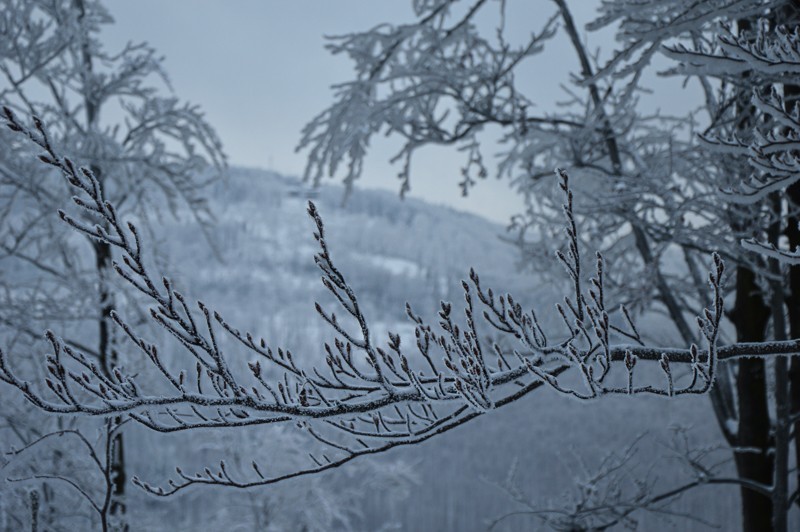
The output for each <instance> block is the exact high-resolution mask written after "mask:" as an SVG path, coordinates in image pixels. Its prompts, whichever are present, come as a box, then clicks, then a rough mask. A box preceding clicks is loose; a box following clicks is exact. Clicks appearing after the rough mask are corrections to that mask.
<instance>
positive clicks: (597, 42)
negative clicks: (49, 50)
mask: <svg viewBox="0 0 800 532" xmlns="http://www.w3.org/2000/svg"><path fill="white" fill-rule="evenodd" d="M571 3H572V4H573V6H574V7H573V9H574V16H575V18H576V21H577V22H578V23H579V25H580V27H582V26H583V24H584V23H585V22H587V21H588V20H590V19H591V17H592V14H593V13H594V9H595V7H596V5H597V3H598V2H597V0H575V1H573V2H571ZM508 4H509V8H508V9H509V13H508V15H509V16H508V18H507V29H508V31H509V32H510V34H511V35H512V36H513V35H517V36H526V35H528V34H530V32H531V31H539V30H540V28H541V26H542V25H543V23H544V22H545V20H546V19H547V18H548V17H550V16H551V15H552V14H553V13H554V12H555V8H554V3H553V2H552V1H550V0H510V1H509V2H508ZM106 5H107V6H108V7H109V9H110V10H111V13H112V15H113V16H114V18H115V19H116V24H115V25H113V26H110V27H108V29H106V30H105V34H104V35H105V39H106V42H107V45H108V46H109V51H111V50H115V49H118V48H119V47H121V46H122V45H123V44H124V43H125V42H127V41H134V42H138V41H148V42H149V43H150V44H151V45H152V46H154V47H155V48H156V49H157V50H158V51H159V52H160V53H161V54H163V55H164V57H165V66H166V70H167V72H168V73H169V75H170V77H171V81H172V85H173V87H174V89H175V93H176V95H177V96H179V97H180V98H182V99H184V100H188V101H191V102H193V103H198V104H200V105H201V106H202V107H203V109H204V110H205V111H206V113H207V117H208V119H209V121H210V122H211V123H212V124H213V125H214V126H215V127H216V128H217V131H218V133H219V135H220V137H221V139H222V141H223V143H224V145H225V149H226V151H227V153H228V154H229V156H230V161H231V163H232V164H235V165H245V166H255V167H261V168H267V169H272V170H275V171H278V172H280V173H282V174H285V175H301V174H302V172H303V168H304V165H305V154H304V153H295V151H294V148H295V146H296V145H297V142H298V140H299V139H300V130H301V128H302V127H303V125H305V124H306V123H307V122H308V120H309V119H311V118H312V117H313V116H314V115H315V114H317V113H319V112H320V111H321V110H323V109H324V108H325V107H326V106H327V105H329V104H330V102H332V92H331V90H330V86H331V84H333V83H337V82H342V81H347V80H349V79H351V78H352V64H351V63H350V62H349V61H348V60H347V58H345V57H339V56H332V55H331V54H330V53H329V52H328V51H327V50H325V49H324V44H325V38H324V36H325V35H339V34H343V33H347V32H351V31H357V30H363V29H367V28H370V27H373V26H375V25H377V24H380V23H384V22H391V23H403V22H408V21H411V20H413V12H412V10H411V2H410V0H335V1H333V0H292V1H289V0H283V1H279V0H270V1H267V0H236V1H235V2H233V1H222V0H218V1H211V0H169V1H165V0H136V1H123V0H109V1H108V2H106ZM491 9H492V10H495V11H496V8H494V7H492V8H491ZM487 30H488V31H492V28H491V26H489V27H487ZM589 42H590V43H591V46H592V48H595V47H598V46H599V47H601V48H602V49H604V50H606V51H610V49H611V47H612V46H613V44H614V43H613V41H612V40H611V39H610V38H608V35H605V36H603V35H594V34H592V35H589ZM576 71H578V64H577V61H576V59H575V57H574V51H573V50H572V49H571V48H570V47H569V45H568V43H567V41H566V39H565V38H564V37H560V38H558V39H556V40H553V41H551V42H549V43H548V46H547V48H546V50H545V52H544V53H543V54H542V55H541V56H540V57H538V58H536V59H535V60H534V61H532V62H531V64H530V65H529V66H528V67H527V69H526V70H525V71H524V72H523V73H522V76H521V77H518V81H519V82H520V83H522V84H523V85H522V86H525V87H526V88H528V87H529V88H530V91H529V92H528V93H527V94H529V95H531V96H532V97H533V98H534V101H536V102H537V104H538V107H539V112H546V111H548V110H550V109H552V106H553V105H554V103H555V101H557V100H558V99H559V98H560V96H561V95H562V94H563V93H562V92H561V89H560V88H559V84H560V83H562V82H565V81H567V80H568V79H569V74H570V73H571V72H576ZM376 140H377V142H375V143H374V144H373V149H372V151H371V152H370V154H369V156H368V158H367V161H366V163H365V172H364V176H363V178H362V179H361V180H360V181H359V182H358V186H362V187H380V188H387V189H391V190H394V191H397V190H399V182H398V181H397V179H396V175H397V172H398V170H399V168H396V167H393V166H391V165H389V163H388V160H389V158H390V157H391V156H392V155H393V154H394V153H395V152H396V151H397V150H398V149H399V147H400V143H399V139H389V140H383V138H382V137H381V138H379V139H376ZM486 155H491V153H489V154H486ZM463 164H464V160H463V154H461V153H459V152H457V151H456V150H455V149H454V148H452V147H451V148H430V149H425V150H423V151H421V152H419V154H418V155H417V156H416V157H415V159H414V162H413V167H412V191H411V194H410V195H411V196H412V197H420V198H424V199H426V200H428V201H432V202H435V203H445V204H447V205H450V206H453V207H455V208H457V209H460V210H466V211H470V212H475V213H478V214H481V215H484V216H486V217H489V218H491V219H493V220H495V221H499V222H501V223H505V222H507V221H508V218H509V216H510V215H512V214H514V213H515V212H518V211H519V209H520V208H521V200H520V199H519V198H518V197H517V196H516V195H515V194H514V193H513V192H512V191H510V190H509V189H508V185H507V182H506V181H501V182H498V181H496V180H495V179H493V178H492V179H491V180H489V181H487V182H485V183H480V184H479V186H478V188H477V189H475V190H474V191H473V193H472V194H471V195H470V197H468V198H466V199H465V198H462V197H461V196H460V192H459V189H458V187H457V183H458V181H459V179H460V168H461V166H462V165H463Z"/></svg>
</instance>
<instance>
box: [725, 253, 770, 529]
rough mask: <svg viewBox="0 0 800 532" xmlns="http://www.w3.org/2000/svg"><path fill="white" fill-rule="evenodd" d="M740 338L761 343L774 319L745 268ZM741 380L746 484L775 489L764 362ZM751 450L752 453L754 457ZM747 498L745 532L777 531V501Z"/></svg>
mask: <svg viewBox="0 0 800 532" xmlns="http://www.w3.org/2000/svg"><path fill="white" fill-rule="evenodd" d="M733 318H734V319H733V321H734V324H735V325H736V338H737V341H739V342H761V341H764V339H765V336H766V335H765V329H766V326H767V321H768V318H769V308H768V307H767V306H766V305H765V304H764V299H763V296H762V295H761V292H760V290H759V287H758V285H757V284H756V282H755V274H754V273H753V272H752V271H751V270H750V269H748V268H746V267H744V266H739V267H738V268H737V270H736V303H735V306H734V309H733ZM738 365H739V373H738V375H737V377H736V392H737V394H736V395H737V406H738V410H739V428H738V433H737V435H736V443H737V446H738V447H742V448H745V452H736V453H735V454H734V456H735V461H736V471H737V473H738V475H739V477H740V478H744V479H748V480H753V481H755V482H759V483H762V484H765V485H768V486H769V485H771V484H772V469H773V463H772V457H771V456H770V454H769V452H768V451H769V444H770V442H769V430H770V421H769V408H768V405H767V382H766V375H765V372H764V361H763V360H761V359H755V358H752V359H751V358H745V359H742V360H741V361H739V364H738ZM748 449H752V450H753V451H750V450H748ZM740 491H741V497H742V529H743V530H744V531H745V532H766V531H769V530H772V501H770V499H769V497H766V496H764V495H762V494H761V493H757V492H755V491H753V490H750V489H748V488H746V487H742V488H740Z"/></svg>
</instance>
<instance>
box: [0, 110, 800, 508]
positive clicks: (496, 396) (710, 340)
mask: <svg viewBox="0 0 800 532" xmlns="http://www.w3.org/2000/svg"><path fill="white" fill-rule="evenodd" d="M4 112H5V119H6V122H7V125H8V127H9V128H11V129H12V130H13V131H16V132H18V133H20V134H23V135H26V136H27V137H28V138H29V139H30V140H31V141H33V142H34V143H36V144H37V145H38V146H39V147H40V148H41V149H43V150H44V154H43V155H42V156H41V157H40V158H41V160H42V161H43V162H44V163H46V164H49V165H51V166H54V167H56V168H57V169H59V170H60V171H61V172H62V174H63V175H64V177H65V179H66V180H67V182H68V183H69V185H70V187H71V188H72V189H73V190H74V192H75V196H73V202H74V203H75V205H76V206H77V207H78V208H79V209H80V210H82V211H83V214H84V215H85V216H83V217H81V218H78V217H75V216H73V215H70V214H67V213H66V212H63V211H61V212H60V216H61V218H62V219H63V220H64V221H65V222H66V223H68V224H69V225H70V226H72V227H73V228H74V229H75V230H77V231H80V232H82V233H84V234H86V235H89V236H90V237H92V238H94V239H99V240H102V241H104V242H107V243H109V244H110V245H111V246H113V247H114V248H115V249H116V250H117V251H118V252H119V254H120V260H119V261H116V262H114V269H115V271H116V272H117V274H118V275H120V276H121V277H122V278H123V279H125V280H126V281H127V282H128V283H129V284H130V285H131V286H132V287H134V288H135V289H136V290H138V291H139V292H141V293H142V294H143V295H144V296H146V298H147V299H148V300H149V301H150V302H151V304H153V305H154V306H153V307H152V308H151V310H150V317H151V319H152V320H153V321H154V322H155V323H157V324H159V325H160V326H161V327H163V328H164V329H165V330H166V331H167V332H169V333H170V335H171V336H172V337H174V338H175V339H176V341H177V342H178V343H179V344H181V345H182V346H183V351H182V353H181V354H180V355H179V356H180V357H181V361H180V362H179V363H178V362H176V361H175V360H172V359H171V360H169V361H168V360H165V358H164V357H163V355H162V349H161V348H159V346H156V345H154V344H153V343H151V342H149V341H147V340H146V339H144V338H143V337H142V336H141V335H140V333H139V332H137V330H136V329H135V328H134V327H133V326H132V325H130V324H129V323H128V322H126V320H125V319H124V318H123V317H122V316H120V315H119V314H114V316H113V319H114V321H115V322H116V324H117V325H118V326H119V328H120V330H121V331H122V332H123V333H124V334H125V335H126V336H127V337H128V339H129V340H130V341H131V343H132V345H133V346H134V347H135V348H136V349H137V350H138V351H140V352H141V354H142V355H144V360H146V361H148V362H149V364H150V366H151V370H152V371H153V372H154V373H155V374H156V375H158V376H159V377H160V380H161V382H160V383H159V382H157V381H153V380H149V381H147V380H145V379H143V378H141V377H137V376H136V375H133V374H130V373H128V372H126V371H125V369H124V368H121V367H115V368H112V370H111V371H110V372H108V373H106V372H105V371H103V370H102V368H99V367H98V366H97V364H96V362H95V361H94V360H93V359H90V358H87V357H86V356H85V355H83V354H82V353H81V352H80V351H79V350H77V349H75V348H74V347H71V346H70V345H68V344H66V343H65V342H63V341H62V340H60V339H59V338H58V337H57V336H56V335H55V334H54V333H52V332H48V333H47V338H48V340H49V341H50V344H51V346H52V350H51V353H50V354H49V355H47V357H46V360H45V363H46V367H47V374H48V377H47V378H46V379H45V381H44V384H45V386H46V388H48V389H49V392H47V391H45V390H44V389H42V388H43V387H41V386H37V385H35V384H33V383H30V382H27V381H25V380H23V379H21V378H20V377H19V376H18V375H17V374H16V373H15V372H14V370H13V369H12V367H11V363H10V360H9V358H8V356H7V355H6V354H5V353H0V380H2V381H4V382H6V383H7V384H10V385H11V386H13V387H15V388H17V389H18V390H19V391H20V392H21V393H22V394H23V395H24V396H25V397H26V398H27V399H28V400H29V401H30V402H32V403H33V404H35V405H36V406H37V407H39V408H40V409H42V410H44V411H47V412H53V413H56V414H82V415H88V416H109V415H119V414H127V415H129V416H130V417H131V418H132V419H134V420H135V421H137V422H139V423H141V424H142V425H145V426H146V427H149V428H151V429H153V430H156V431H160V432H173V431H185V430H191V429H200V428H213V427H245V426H252V425H266V424H273V423H293V424H295V425H297V426H298V427H299V428H300V429H302V430H305V431H307V432H308V434H309V435H310V436H311V437H312V438H314V439H316V440H317V441H318V442H319V444H320V445H321V446H322V447H323V448H325V449H327V450H326V451H323V452H321V453H319V454H314V455H312V456H311V457H310V459H311V465H310V467H309V468H307V469H300V470H295V471H290V472H288V473H275V474H268V473H266V472H265V471H266V468H265V467H264V466H260V465H258V464H255V463H254V464H253V466H252V471H250V472H249V473H247V474H242V473H237V472H233V471H231V470H230V469H229V468H228V467H227V466H225V464H224V463H223V464H221V465H220V467H219V470H216V471H212V470H211V469H207V470H205V471H204V472H200V473H196V474H185V473H183V472H182V471H178V478H177V479H176V480H172V481H171V482H170V484H169V487H167V488H163V487H155V486H151V485H150V484H148V483H146V482H144V481H142V480H137V483H138V484H139V485H140V486H142V487H144V488H145V489H147V490H148V491H150V492H151V493H154V494H157V495H169V494H172V493H175V492H176V491H179V490H181V489H183V488H185V487H188V486H193V485H198V484H214V485H227V486H235V487H250V486H256V485H265V484H271V483H274V482H278V481H280V480H284V479H287V478H291V477H295V476H300V475H306V474H311V473H315V472H319V471H323V470H326V469H330V468H332V467H336V466H338V465H341V464H343V463H346V462H348V461H350V460H352V459H354V458H355V457H358V456H361V455H365V454H374V453H379V452H383V451H385V450H388V449H391V448H393V447H396V446H399V445H408V444H413V443H416V442H419V441H422V440H425V439H427V438H430V437H432V436H434V435H437V434H441V433H442V432H445V431H447V430H449V429H451V428H453V427H456V426H458V425H460V424H463V423H465V422H467V421H469V420H471V419H473V418H474V417H476V416H478V415H481V414H482V413H484V412H486V411H487V410H491V409H494V408H498V407H501V406H503V405H506V404H509V403H511V402H514V401H516V400H518V399H520V398H521V397H523V396H525V395H527V394H529V393H530V392H532V391H533V390H536V389H539V388H541V387H543V386H547V387H550V388H552V389H554V390H555V391H557V392H559V393H561V394H565V395H569V396H573V397H576V398H579V399H588V398H594V397H599V396H602V395H608V394H624V395H636V394H655V395H660V396H665V397H666V396H674V395H681V394H700V393H705V392H706V391H708V389H709V388H710V387H711V386H712V384H713V382H714V375H715V371H716V365H717V362H718V361H719V360H722V359H727V358H734V357H738V356H767V355H773V354H778V353H786V352H792V351H795V350H797V348H798V345H797V344H798V342H796V341H792V342H773V343H767V344H737V345H733V346H727V347H718V346H717V342H718V335H719V326H720V320H721V316H722V312H723V309H722V292H721V288H722V282H723V273H724V266H723V263H722V260H721V259H720V258H719V256H717V255H714V260H713V267H712V271H711V273H710V274H709V278H708V281H709V285H710V287H711V293H712V295H711V298H710V301H711V304H710V307H709V308H708V309H705V310H704V311H703V314H702V315H701V316H700V317H698V326H699V328H700V332H701V334H702V336H703V337H704V338H705V341H706V345H705V347H704V348H703V349H701V348H699V347H697V346H695V345H692V346H690V347H689V348H687V349H676V348H674V347H672V348H664V349H662V348H653V347H647V346H645V345H643V343H642V339H641V337H640V335H639V333H638V331H637V330H636V327H635V326H634V324H633V322H632V320H631V318H630V315H629V313H628V312H627V310H625V309H624V307H623V308H622V311H621V312H620V313H619V314H618V315H617V314H616V313H615V312H614V311H612V307H611V306H610V305H609V302H608V301H607V296H606V293H605V290H604V288H605V277H606V266H605V263H604V260H603V257H602V256H601V255H600V254H598V255H597V258H596V263H595V273H594V276H593V277H592V278H591V279H590V280H589V283H588V285H587V284H586V279H584V274H583V272H582V269H581V268H582V259H581V245H580V241H579V239H578V232H579V229H578V225H577V220H576V218H575V214H574V212H573V193H572V190H571V188H570V184H569V178H568V175H567V173H566V172H565V171H563V170H559V171H558V178H559V184H560V187H561V191H562V193H563V194H564V197H565V203H564V205H563V211H564V216H565V220H566V224H565V228H566V236H567V241H568V247H567V251H566V253H560V252H559V253H558V257H557V258H558V260H559V261H560V262H561V263H562V265H563V266H564V267H565V269H566V271H567V274H568V277H569V279H570V280H571V285H572V293H571V294H570V295H569V296H567V297H565V298H564V301H563V304H559V305H558V306H557V310H558V312H559V314H560V316H561V318H562V321H563V323H564V333H563V334H561V337H560V339H558V340H557V341H551V340H549V339H548V337H554V336H557V335H558V332H557V331H547V333H546V332H545V331H544V329H543V328H542V326H541V325H540V322H539V319H538V317H537V313H536V312H534V311H524V310H523V309H522V306H521V305H520V304H519V303H518V302H517V300H516V299H515V298H514V297H513V296H511V295H508V294H507V295H496V294H495V293H494V292H493V291H492V290H491V289H490V288H486V287H484V286H483V285H482V284H481V281H480V278H479V276H478V274H477V273H475V272H474V271H473V272H471V273H470V278H469V281H465V282H463V292H464V306H463V318H461V317H459V316H458V315H457V314H458V313H457V312H456V311H455V309H454V306H453V305H452V304H450V303H444V302H443V303H442V304H441V309H440V311H439V321H438V323H437V324H435V325H431V324H429V323H428V322H427V321H426V320H424V319H422V318H421V317H420V316H418V315H416V314H415V313H414V312H413V311H412V309H411V308H410V307H409V308H407V313H408V316H409V318H410V319H411V320H412V322H413V323H414V326H415V340H414V341H413V342H412V345H411V346H410V347H408V348H407V347H406V345H405V344H404V343H402V341H401V337H400V336H399V335H397V334H394V333H389V335H388V340H387V341H386V343H385V344H382V343H380V342H379V341H378V339H377V338H376V337H375V335H374V334H373V333H372V331H371V329H370V321H369V318H368V316H366V315H365V314H364V313H363V311H362V309H361V306H360V304H359V300H358V298H357V296H356V294H355V292H354V291H353V289H352V287H351V286H350V284H349V283H348V281H347V279H346V276H345V274H344V273H343V272H342V271H340V270H339V269H338V267H337V266H336V264H335V262H334V259H333V256H332V253H331V250H330V249H329V246H328V242H327V239H326V233H325V226H324V223H323V220H322V218H321V216H320V214H319V211H318V210H317V208H316V206H315V205H314V204H313V203H309V207H308V213H309V216H310V217H311V218H312V220H313V221H314V223H315V225H316V232H315V234H314V236H315V238H316V240H317V243H318V245H319V251H318V252H317V254H316V256H315V261H316V264H317V266H318V267H319V269H320V271H321V273H322V283H323V284H324V286H325V287H326V289H327V290H328V292H329V293H330V294H331V295H332V297H333V298H334V300H335V302H336V308H335V310H333V309H330V308H327V307H325V306H323V305H320V304H317V307H316V308H317V312H318V313H319V315H320V316H321V318H322V319H323V320H324V321H325V322H326V323H327V324H328V325H329V326H330V327H331V329H332V330H333V331H334V332H335V333H336V336H337V338H336V340H335V341H334V342H333V345H329V344H325V345H324V346H323V348H322V349H321V353H319V354H315V353H307V354H304V355H303V356H301V357H298V356H296V355H294V354H292V353H291V352H290V351H288V350H285V349H282V348H274V347H271V346H268V345H267V343H266V342H265V341H264V340H263V339H257V338H256V337H254V336H253V335H252V334H250V333H248V332H242V331H240V330H239V329H237V328H236V327H235V326H234V325H233V324H231V323H229V322H228V321H227V320H226V319H225V318H224V317H223V316H221V315H220V314H219V313H217V312H215V311H214V310H213V309H210V308H209V307H207V306H206V305H205V304H203V303H202V302H197V303H196V305H192V304H190V303H189V301H188V300H187V298H186V297H185V296H184V295H182V294H181V293H180V292H178V291H177V290H175V288H174V284H173V282H172V281H171V280H170V279H169V278H167V277H161V278H160V279H158V280H157V278H156V277H155V276H154V275H153V274H151V273H150V270H149V267H148V266H147V260H148V259H147V248H146V246H144V245H143V242H142V239H141V237H140V233H139V231H138V230H137V228H136V226H135V225H134V224H132V223H129V222H128V223H125V222H123V221H122V220H120V219H119V217H118V216H117V211H116V209H115V207H114V205H112V204H111V203H110V202H108V201H107V200H106V199H105V198H104V196H103V191H102V187H101V186H99V183H98V182H97V180H96V178H95V176H94V175H93V173H92V172H91V171H90V170H88V169H86V168H81V167H78V166H76V165H75V164H74V163H73V162H72V161H71V160H69V159H67V158H64V157H61V156H60V155H59V154H57V153H56V152H55V150H54V148H53V146H52V145H51V143H50V141H49V139H48V135H47V132H46V130H45V128H44V126H43V125H42V123H41V121H39V120H38V119H34V128H33V129H30V128H28V127H27V126H26V125H24V124H23V123H22V122H21V121H19V120H18V119H17V118H16V116H15V115H14V114H13V113H12V112H11V111H10V110H9V109H5V110H4ZM89 219H94V220H96V221H97V223H96V225H91V224H90V223H88V222H87V221H86V220H89ZM487 328H488V329H489V330H493V331H494V332H499V333H501V335H503V336H506V337H507V338H510V339H512V340H514V341H515V342H516V347H515V348H511V349H507V348H503V347H500V345H498V344H497V343H495V342H491V341H489V340H488V339H487V335H486V332H485V331H486V330H487ZM231 340H232V342H231ZM229 345H234V346H237V345H238V346H240V347H241V349H242V352H240V353H234V352H233V349H230V348H229V347H228V346H229ZM323 359H324V365H320V364H318V362H319V361H320V360H323ZM640 360H642V361H652V362H656V363H657V364H654V367H656V368H658V370H659V373H660V376H657V377H654V376H653V375H649V376H647V375H645V376H640V375H639V374H638V372H637V368H638V367H641V364H637V362H638V361H640ZM245 363H246V364H245ZM176 364H178V366H177V367H175V366H176ZM245 368H246V369H245ZM684 369H685V370H688V372H687V371H684Z"/></svg>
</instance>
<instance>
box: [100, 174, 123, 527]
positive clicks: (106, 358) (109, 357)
mask: <svg viewBox="0 0 800 532" xmlns="http://www.w3.org/2000/svg"><path fill="white" fill-rule="evenodd" d="M94 170H97V169H94ZM97 173H98V174H99V172H97ZM92 247H93V248H94V253H95V265H96V268H97V276H98V285H99V290H98V298H99V305H100V316H99V319H98V344H97V352H98V353H99V355H100V366H101V367H102V368H103V371H104V373H105V374H106V376H107V377H109V378H113V377H112V372H113V369H114V367H115V366H117V365H118V363H119V360H118V356H117V351H116V349H115V348H114V342H113V338H112V335H111V327H112V326H113V322H112V321H111V312H112V311H113V310H114V300H113V294H112V293H111V290H110V287H109V284H108V276H109V274H110V273H111V246H110V245H109V244H107V243H105V242H92ZM121 422H122V419H121V418H120V417H117V418H115V419H114V425H115V426H116V425H119V424H120V423H121ZM124 451H125V448H124V445H123V440H122V433H121V432H119V431H117V433H116V434H115V435H114V437H113V439H112V440H111V449H110V453H109V457H110V460H111V465H110V467H109V470H110V473H111V490H112V493H111V506H110V508H109V511H110V513H111V515H112V516H116V517H117V518H121V516H122V515H124V514H125V510H126V508H125V486H126V484H127V478H126V475H125V453H124ZM118 521H122V520H121V519H118ZM122 527H123V529H126V528H127V527H126V526H125V524H123V525H122Z"/></svg>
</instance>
